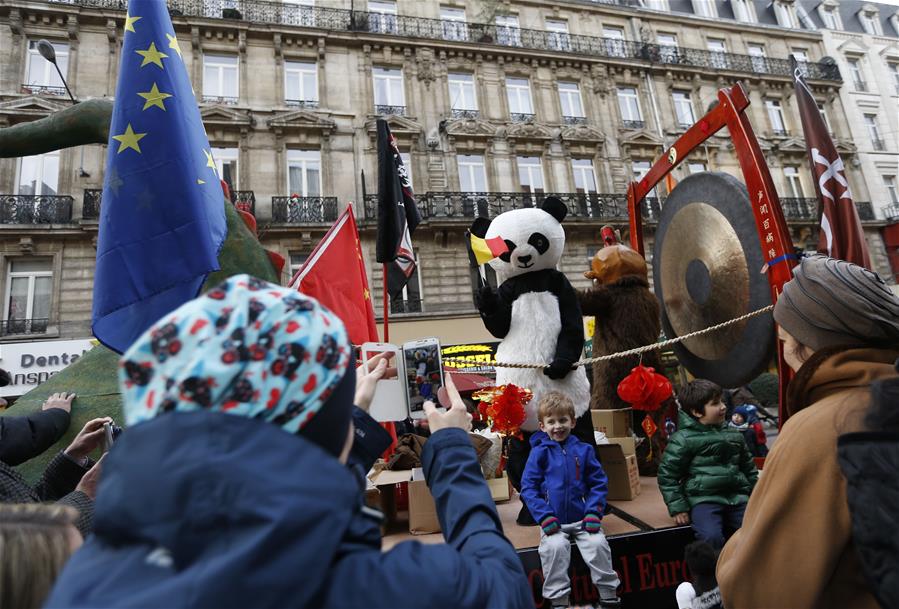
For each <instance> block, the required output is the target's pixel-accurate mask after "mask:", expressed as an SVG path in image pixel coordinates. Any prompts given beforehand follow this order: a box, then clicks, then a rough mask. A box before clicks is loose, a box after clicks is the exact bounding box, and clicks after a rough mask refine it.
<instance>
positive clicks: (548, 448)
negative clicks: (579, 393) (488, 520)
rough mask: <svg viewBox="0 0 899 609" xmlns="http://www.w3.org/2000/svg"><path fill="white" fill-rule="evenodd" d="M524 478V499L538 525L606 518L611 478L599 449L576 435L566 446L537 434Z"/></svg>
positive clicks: (533, 440) (522, 484)
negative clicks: (587, 516) (551, 518)
mask: <svg viewBox="0 0 899 609" xmlns="http://www.w3.org/2000/svg"><path fill="white" fill-rule="evenodd" d="M531 447H532V448H531V454H530V456H529V457H528V462H527V464H526V465H525V466H524V474H523V475H522V476H521V498H522V499H523V500H524V504H525V505H526V506H528V510H530V512H531V516H533V517H534V520H536V521H537V522H541V521H543V519H544V518H546V517H547V516H555V517H556V518H558V519H559V521H560V522H561V523H562V524H569V523H572V522H578V521H579V520H582V519H583V518H584V515H585V514H588V513H593V514H596V515H597V516H599V517H600V518H602V514H603V510H604V509H605V507H606V490H607V488H608V478H607V477H606V473H605V472H604V471H603V469H602V465H600V464H599V459H597V458H596V452H595V449H594V448H593V447H592V446H590V445H589V444H587V443H586V442H581V441H580V440H578V439H577V438H576V437H574V436H573V435H571V436H568V438H567V439H566V440H565V442H563V443H561V444H560V443H558V442H556V441H555V440H552V439H550V437H549V436H548V435H546V433H544V432H542V431H537V432H535V433H534V434H533V435H532V436H531Z"/></svg>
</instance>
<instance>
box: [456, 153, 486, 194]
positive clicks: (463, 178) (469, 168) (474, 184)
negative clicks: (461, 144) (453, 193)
mask: <svg viewBox="0 0 899 609" xmlns="http://www.w3.org/2000/svg"><path fill="white" fill-rule="evenodd" d="M456 164H457V165H458V166H459V190H461V191H462V192H487V173H486V172H485V171H484V157H483V156H480V155H474V154H460V155H458V156H456Z"/></svg>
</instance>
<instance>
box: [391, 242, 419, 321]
mask: <svg viewBox="0 0 899 609" xmlns="http://www.w3.org/2000/svg"><path fill="white" fill-rule="evenodd" d="M412 256H413V257H414V258H415V268H414V270H413V271H412V275H410V276H409V281H407V282H406V286H405V287H404V288H403V293H402V296H401V297H399V298H394V299H392V300H391V301H390V312H391V313H420V312H421V311H422V308H423V307H422V298H421V265H420V264H419V262H418V250H416V249H415V248H413V249H412ZM391 266H393V267H395V266H396V265H391ZM391 272H398V271H397V270H396V268H393V269H391Z"/></svg>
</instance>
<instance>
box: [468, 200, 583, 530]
mask: <svg viewBox="0 0 899 609" xmlns="http://www.w3.org/2000/svg"><path fill="white" fill-rule="evenodd" d="M567 212H568V209H567V208H566V207H565V204H564V203H562V201H561V200H560V199H558V198H556V197H547V198H546V199H545V201H544V202H543V204H542V205H541V206H540V207H539V208H537V207H535V208H526V209H515V210H512V211H507V212H505V213H503V214H500V215H499V216H497V217H496V218H494V219H493V221H489V220H487V219H485V218H478V220H476V221H475V224H474V225H473V226H472V233H473V234H475V235H478V236H481V235H483V238H485V239H486V240H488V241H489V240H491V239H495V238H497V237H499V238H500V239H502V240H503V241H504V242H505V244H506V247H507V248H508V251H507V252H505V253H503V254H502V255H501V256H499V257H498V258H494V259H493V260H491V261H490V262H489V263H488V264H490V266H491V267H492V268H493V270H494V271H496V276H497V283H498V288H497V289H494V288H492V287H490V286H484V287H483V288H481V290H480V291H479V292H478V298H477V301H478V311H479V313H480V314H481V319H482V320H483V321H484V325H485V326H486V327H487V330H488V331H489V332H490V333H491V334H492V335H493V336H495V337H497V338H499V339H501V341H502V342H500V344H499V347H498V348H497V350H496V359H497V361H500V362H506V363H547V364H548V365H547V367H546V368H544V369H542V370H540V369H533V368H521V369H519V368H502V367H498V368H497V369H496V384H497V385H506V384H510V383H511V384H513V385H517V386H519V387H525V388H528V389H530V390H531V391H533V393H534V398H533V399H532V400H531V401H530V403H528V405H527V406H526V407H525V409H526V418H525V421H524V423H523V424H522V426H521V429H522V432H523V434H522V435H523V437H522V438H510V439H509V455H508V463H507V471H508V473H509V478H510V479H511V480H512V484H513V485H514V486H515V488H516V490H519V491H520V490H521V475H522V473H523V471H524V466H525V463H526V462H527V458H528V455H529V454H530V449H531V446H530V435H531V433H533V432H534V431H535V430H536V429H537V427H538V420H537V404H538V402H539V401H540V396H541V394H542V393H545V392H547V391H559V392H561V393H563V394H565V395H567V396H568V397H569V398H571V401H572V402H574V408H575V414H576V415H577V421H576V424H575V428H574V430H573V433H574V434H575V435H576V436H577V437H578V438H579V439H581V440H582V441H584V442H588V443H589V444H591V445H595V440H594V437H593V426H592V422H591V420H590V414H589V406H590V385H589V382H588V380H587V374H586V372H585V370H584V368H583V367H578V368H573V367H572V364H574V362H576V361H578V360H579V359H580V358H581V354H582V353H583V349H584V326H583V318H582V316H581V309H580V305H579V304H578V295H577V292H576V291H575V289H574V288H573V287H572V286H571V284H570V283H569V282H568V279H567V278H566V277H565V275H563V274H562V273H561V272H559V271H558V270H557V269H556V267H557V266H558V264H559V261H560V260H561V258H562V251H563V250H564V249H565V231H564V229H563V228H562V224H561V223H562V220H563V219H564V218H565V215H566V213H567ZM518 522H519V524H528V525H529V524H534V522H533V519H532V518H531V515H530V512H529V511H528V510H527V508H526V507H524V506H522V510H521V513H520V514H519V516H518Z"/></svg>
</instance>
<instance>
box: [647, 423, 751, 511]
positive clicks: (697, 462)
mask: <svg viewBox="0 0 899 609" xmlns="http://www.w3.org/2000/svg"><path fill="white" fill-rule="evenodd" d="M678 415H679V418H678V421H679V425H678V427H679V429H678V431H677V433H675V434H674V435H673V436H671V439H670V440H669V441H668V447H667V448H666V449H665V454H664V455H663V456H662V463H661V465H659V478H658V480H659V490H661V491H662V497H663V498H664V499H665V504H666V505H667V506H668V513H669V514H671V515H672V516H674V515H675V514H679V513H681V512H689V511H690V508H692V507H693V506H694V505H697V504H699V503H721V504H724V505H739V504H741V503H746V502H747V501H749V493H750V492H752V488H753V487H754V486H755V483H756V481H757V480H758V477H759V472H758V470H757V469H756V467H755V462H754V461H753V460H752V455H751V454H750V452H749V449H748V448H747V447H746V442H745V441H744V440H743V436H742V435H741V434H740V432H738V431H736V430H732V429H728V428H727V426H726V424H723V425H722V426H721V427H711V426H709V425H703V424H702V423H700V422H699V421H697V420H696V419H694V418H693V417H691V416H689V415H687V414H686V413H685V412H684V411H682V410H681V411H679V412H678Z"/></svg>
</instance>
